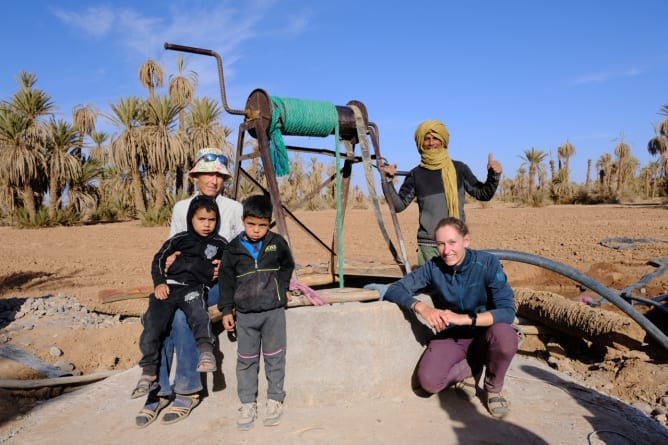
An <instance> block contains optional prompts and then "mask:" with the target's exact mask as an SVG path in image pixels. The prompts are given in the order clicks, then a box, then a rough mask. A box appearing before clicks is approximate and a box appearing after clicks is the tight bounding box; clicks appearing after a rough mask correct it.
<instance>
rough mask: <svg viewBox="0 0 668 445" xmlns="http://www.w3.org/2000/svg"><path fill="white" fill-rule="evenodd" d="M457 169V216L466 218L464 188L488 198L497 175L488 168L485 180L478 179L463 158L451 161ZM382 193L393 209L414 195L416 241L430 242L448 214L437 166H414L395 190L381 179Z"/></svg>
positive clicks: (410, 200)
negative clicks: (437, 227)
mask: <svg viewBox="0 0 668 445" xmlns="http://www.w3.org/2000/svg"><path fill="white" fill-rule="evenodd" d="M453 163H454V165H455V171H456V172H457V192H458V195H459V219H461V220H462V221H466V215H465V214H464V199H465V196H464V192H466V193H468V194H469V195H471V196H473V197H474V198H475V199H477V200H479V201H489V200H490V199H492V198H493V197H494V193H495V192H496V188H497V186H498V185H499V179H500V175H497V174H496V173H494V170H491V169H490V170H488V172H487V181H486V182H485V183H482V182H480V181H479V180H478V178H476V177H475V175H474V174H473V172H471V169H470V168H469V167H468V166H467V165H466V164H464V163H463V162H459V161H453ZM383 189H384V191H385V195H386V196H387V197H389V199H391V201H392V204H393V205H394V209H395V210H396V211H397V212H401V211H403V210H404V209H406V208H407V207H408V206H409V204H410V203H411V202H413V199H415V198H416V197H417V203H418V207H419V209H420V227H419V228H418V233H417V242H418V244H422V245H427V246H434V247H436V243H435V242H434V229H435V228H436V224H438V222H439V221H440V220H441V219H443V218H447V217H448V216H450V215H449V214H448V206H447V203H446V197H445V191H444V188H443V179H442V177H441V171H440V170H427V169H426V168H424V167H420V166H418V167H415V168H414V169H413V170H411V171H410V174H409V175H408V176H406V179H404V182H403V184H401V188H400V189H399V193H397V191H396V190H395V189H394V186H393V185H392V183H390V182H384V181H383Z"/></svg>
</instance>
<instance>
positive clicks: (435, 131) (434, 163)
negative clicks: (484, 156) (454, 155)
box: [415, 120, 459, 218]
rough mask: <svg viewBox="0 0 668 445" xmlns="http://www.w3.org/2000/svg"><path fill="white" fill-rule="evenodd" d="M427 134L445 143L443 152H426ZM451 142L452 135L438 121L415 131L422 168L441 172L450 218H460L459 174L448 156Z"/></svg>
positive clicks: (422, 124)
mask: <svg viewBox="0 0 668 445" xmlns="http://www.w3.org/2000/svg"><path fill="white" fill-rule="evenodd" d="M427 134H431V135H433V136H434V137H435V138H437V139H438V140H440V141H441V142H443V149H442V150H424V149H423V148H422V143H423V142H424V138H425V136H427ZM449 142H450V133H448V129H447V128H445V125H443V123H442V122H440V121H437V120H428V121H424V122H422V123H421V124H420V125H418V127H417V129H416V130H415V144H416V145H417V149H418V151H419V152H420V157H421V162H420V167H424V168H426V169H427V170H441V178H442V179H443V187H444V192H445V202H446V204H447V206H448V216H454V217H455V218H459V194H458V193H457V172H456V171H455V164H453V162H452V159H450V156H449V155H448V143H449Z"/></svg>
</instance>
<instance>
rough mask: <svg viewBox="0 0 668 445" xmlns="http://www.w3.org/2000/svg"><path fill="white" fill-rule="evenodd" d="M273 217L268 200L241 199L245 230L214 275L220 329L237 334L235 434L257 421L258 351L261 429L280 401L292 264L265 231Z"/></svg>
mask: <svg viewBox="0 0 668 445" xmlns="http://www.w3.org/2000/svg"><path fill="white" fill-rule="evenodd" d="M272 212H273V207H272V204H271V200H270V199H269V198H268V197H266V196H262V195H256V196H251V197H249V198H248V199H246V201H245V202H244V204H243V224H244V231H243V232H242V233H241V234H240V235H238V236H237V237H236V238H234V239H233V240H232V241H231V242H230V244H229V245H228V246H227V249H225V253H224V254H223V259H222V262H221V265H220V273H219V275H218V282H219V286H220V301H219V303H218V308H219V309H220V311H221V312H222V313H223V327H224V328H225V330H226V331H228V332H233V331H234V330H235V328H236V331H237V393H238V396H239V399H240V401H241V404H242V405H241V408H240V409H239V413H240V414H239V418H238V419H237V427H238V428H239V429H240V430H248V429H250V428H252V427H253V425H254V423H255V418H256V416H257V402H256V398H257V389H258V370H259V364H260V352H262V355H263V358H264V369H265V375H266V378H267V411H266V416H265V419H264V425H265V426H272V425H278V423H279V422H280V418H281V415H282V410H283V400H284V398H285V391H284V390H283V382H284V380H285V346H286V324H285V306H286V304H287V295H286V292H287V290H288V287H289V285H290V277H291V276H292V272H293V271H294V269H295V262H294V260H293V258H292V253H291V252H290V247H289V246H288V243H287V241H286V240H285V239H284V238H283V237H282V236H281V235H279V234H277V233H273V232H270V231H269V226H270V224H271V216H272ZM233 309H235V310H236V322H235V319H234V316H233V314H232V310H233Z"/></svg>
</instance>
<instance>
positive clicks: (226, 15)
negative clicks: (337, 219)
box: [0, 0, 668, 184]
mask: <svg viewBox="0 0 668 445" xmlns="http://www.w3.org/2000/svg"><path fill="white" fill-rule="evenodd" d="M667 16H668V4H667V3H666V2H665V1H661V0H655V1H644V0H639V1H636V2H628V1H617V0H608V1H585V0H579V1H571V0H562V1H560V2H542V1H535V0H534V1H506V2H500V1H475V0H474V1H467V2H462V1H457V2H455V1H447V0H435V1H423V0H413V1H410V2H387V1H364V0H338V1H328V2H317V1H303V0H302V1H298V0H284V1H283V0H245V1H201V0H200V1H198V0H195V1H190V0H189V1H167V0H163V1H155V0H147V1H141V2H137V1H119V0H115V1H113V2H110V1H107V2H96V1H76V0H71V1H58V0H53V1H31V2H10V3H8V4H6V5H3V18H4V20H3V25H2V27H0V37H1V38H2V41H4V42H5V50H4V54H3V62H2V76H0V99H8V98H9V97H10V96H11V95H12V94H13V93H14V92H15V91H16V88H17V83H16V80H15V79H16V78H17V76H18V73H19V71H22V70H23V71H29V72H33V73H35V74H36V75H37V77H38V83H37V85H36V86H37V87H39V88H42V89H43V90H45V91H46V92H47V93H48V94H49V95H51V96H52V98H53V100H54V102H55V103H56V105H57V106H58V109H59V111H60V113H61V115H60V117H62V118H65V119H67V120H71V113H72V109H73V108H74V107H75V106H77V105H83V104H89V103H93V104H95V105H96V106H97V107H98V109H99V110H101V111H108V110H109V104H110V103H113V102H116V101H117V100H118V99H119V98H121V97H124V96H129V95H137V96H142V97H146V96H147V92H146V90H145V89H144V88H143V87H142V86H141V85H140V83H139V80H138V70H139V66H140V65H141V64H142V63H143V62H144V61H145V60H146V59H148V58H153V59H154V60H156V61H158V62H160V63H161V64H162V65H163V66H164V67H165V69H166V71H167V74H174V73H176V63H175V61H176V56H177V55H180V54H181V53H176V52H173V51H165V50H164V49H163V43H164V42H166V41H169V42H172V43H178V44H183V45H188V46H196V47H201V48H207V49H212V50H214V51H216V52H218V53H219V54H220V55H221V57H222V59H223V66H224V70H225V83H226V89H227V99H228V103H229V105H230V107H231V108H235V109H240V108H243V107H244V104H245V101H246V99H247V97H248V95H249V94H250V93H251V92H252V91H253V90H254V89H256V88H262V89H264V90H266V91H267V92H268V93H269V94H270V95H272V96H281V97H294V98H300V99H308V100H322V101H328V102H332V103H333V104H335V105H345V104H346V103H347V102H348V101H350V100H358V101H361V102H363V103H364V104H365V105H366V107H367V109H368V113H369V119H370V120H371V121H373V122H375V123H376V124H377V125H378V127H379V130H380V146H381V152H382V154H383V156H384V157H386V158H387V159H388V160H389V161H390V162H392V163H396V164H398V166H399V169H401V170H409V169H410V168H412V167H414V166H415V165H416V164H417V163H418V162H419V156H418V154H417V150H416V149H415V144H414V141H413V133H414V131H415V128H416V126H417V125H418V123H419V122H421V121H423V120H425V119H439V120H441V121H443V122H444V123H445V124H446V126H447V127H448V129H449V130H450V135H451V136H450V156H451V157H452V158H453V159H457V160H461V161H463V162H465V163H467V164H468V165H469V166H470V167H471V169H472V170H473V172H474V173H475V174H476V175H477V176H478V177H479V178H481V179H484V177H485V174H486V168H485V165H486V162H487V154H488V153H489V152H491V153H493V155H494V157H495V158H496V159H498V160H499V161H500V162H501V163H502V165H503V167H504V175H505V176H507V177H511V178H512V177H514V176H515V174H516V171H517V169H518V167H519V166H520V164H521V163H522V160H521V159H520V156H521V155H522V153H523V152H524V151H525V150H528V149H530V148H531V147H535V148H537V149H539V150H543V151H545V152H548V153H552V156H553V158H554V159H555V161H556V148H557V147H558V146H559V145H562V144H563V143H564V142H566V141H567V140H568V141H570V142H571V143H572V144H573V145H574V146H575V149H576V155H575V156H574V157H573V158H572V160H571V169H572V171H573V173H572V176H571V179H573V180H575V181H577V182H584V179H585V174H586V164H587V160H588V159H592V162H593V163H594V164H595V163H596V161H597V160H598V158H599V157H600V156H601V155H602V154H603V153H613V150H614V146H615V145H616V144H617V143H618V142H619V141H620V140H621V139H622V138H623V140H624V141H625V142H626V143H627V144H629V145H630V147H631V150H632V154H633V155H634V156H635V157H637V158H638V159H639V161H640V164H641V166H642V165H646V164H647V163H648V162H650V161H652V160H653V159H654V158H652V157H651V156H650V155H649V153H648V152H647V142H648V140H649V139H651V138H652V137H653V136H654V134H655V133H654V129H653V125H656V124H658V123H659V122H660V121H661V120H662V119H665V118H666V116H663V115H661V114H659V113H658V112H659V110H660V109H661V107H662V106H663V105H665V104H668V91H667V90H666V82H667V79H668V58H666V57H665V53H666V51H665V41H666V37H665V23H666V22H665V19H666V17H667ZM662 42H663V43H662ZM185 56H186V63H187V69H188V70H192V71H194V72H196V73H197V74H198V78H199V86H198V90H197V94H198V95H200V96H209V97H212V98H215V99H217V100H220V94H219V89H218V78H217V71H216V64H215V59H213V58H211V57H203V56H196V55H189V54H186V55H185ZM166 77H167V76H166ZM166 80H167V79H166ZM223 121H224V124H225V125H227V126H229V127H231V128H233V129H236V128H238V126H239V124H240V122H241V120H240V117H238V116H230V115H228V114H224V116H223ZM105 125H107V124H106V122H105V121H103V120H101V121H100V122H99V129H102V130H104V131H108V132H111V131H112V129H111V128H109V127H107V128H104V127H105ZM301 139H304V140H303V141H299V143H301V144H302V145H304V146H325V147H331V146H332V145H333V142H332V141H331V139H332V138H327V139H322V138H308V139H307V138H301ZM328 139H329V140H328ZM231 141H232V142H233V143H236V131H235V136H234V137H233V138H231ZM354 175H355V178H356V180H358V181H356V182H357V183H359V184H363V183H364V180H363V179H362V178H363V175H362V172H361V170H359V173H358V172H357V170H356V171H355V173H354Z"/></svg>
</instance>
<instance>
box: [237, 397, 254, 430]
mask: <svg viewBox="0 0 668 445" xmlns="http://www.w3.org/2000/svg"><path fill="white" fill-rule="evenodd" d="M256 417H257V404H256V403H244V404H243V405H241V408H239V418H238V419H237V428H238V429H240V430H241V431H247V430H249V429H251V428H253V426H254V425H255V418H256Z"/></svg>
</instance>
